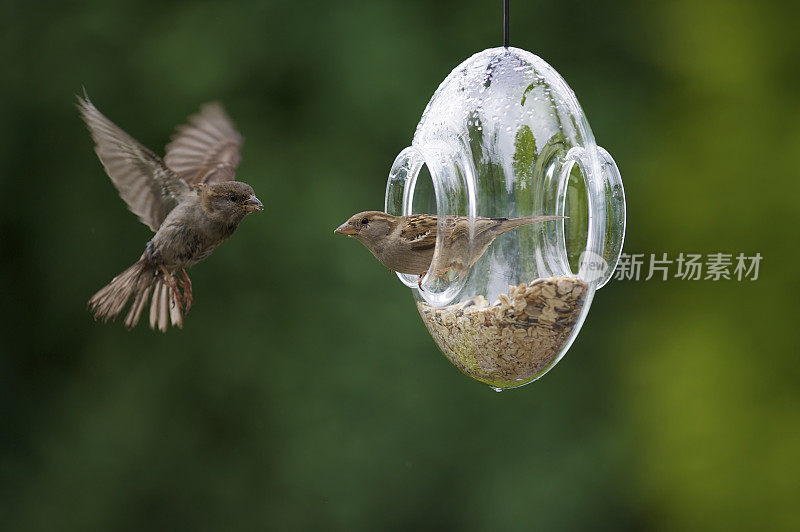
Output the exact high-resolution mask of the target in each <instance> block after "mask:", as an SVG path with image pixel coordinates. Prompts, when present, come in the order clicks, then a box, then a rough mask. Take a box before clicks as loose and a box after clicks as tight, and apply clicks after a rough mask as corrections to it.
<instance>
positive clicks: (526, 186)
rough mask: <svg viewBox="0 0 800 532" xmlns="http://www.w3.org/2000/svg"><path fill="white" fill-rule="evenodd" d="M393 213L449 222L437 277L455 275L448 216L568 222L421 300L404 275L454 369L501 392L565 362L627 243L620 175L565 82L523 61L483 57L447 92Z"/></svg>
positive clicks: (512, 237)
mask: <svg viewBox="0 0 800 532" xmlns="http://www.w3.org/2000/svg"><path fill="white" fill-rule="evenodd" d="M423 167H427V170H428V172H429V173H430V181H431V182H432V183H422V181H423V180H424V179H427V178H426V177H420V171H421V170H422V169H423ZM418 177H420V180H419V182H420V183H421V184H420V187H419V189H418V188H417V185H418ZM425 185H428V186H427V188H428V189H429V190H430V193H429V194H427V196H426V194H425V193H424V191H423V189H425V188H426V187H425ZM431 185H432V186H431ZM385 210H386V212H388V213H391V214H396V215H404V214H411V213H418V212H429V213H432V214H434V213H435V214H437V215H438V216H439V217H440V218H439V220H440V227H439V231H438V238H437V242H436V249H435V252H434V255H433V262H432V264H431V268H430V269H429V271H431V272H436V271H442V270H443V269H446V268H441V267H437V264H438V263H439V261H444V260H446V259H445V257H446V256H447V255H448V253H447V252H445V247H446V246H447V240H446V239H445V238H444V235H445V231H444V230H443V229H442V227H441V224H442V221H443V218H444V215H461V216H472V217H474V216H484V217H493V218H495V217H508V218H511V217H518V216H534V215H560V216H568V217H569V218H568V219H564V220H557V221H551V222H546V223H542V224H535V225H529V226H524V227H520V228H518V229H515V230H513V231H510V232H508V233H506V234H504V235H501V236H500V237H498V238H497V239H496V240H495V241H494V242H493V243H492V245H491V246H489V248H488V250H487V251H486V253H484V254H483V256H482V257H481V258H480V259H479V260H478V261H477V262H476V263H475V264H474V265H473V266H472V267H471V268H465V269H464V270H463V271H453V270H452V269H450V270H448V273H447V275H446V276H441V275H439V276H435V275H431V274H429V275H426V276H425V277H423V279H422V290H420V289H419V288H418V277H417V276H416V275H407V274H400V273H398V277H400V280H401V281H402V282H403V283H405V284H406V285H407V286H408V287H409V288H411V290H412V291H413V292H414V297H415V298H416V300H417V307H418V309H419V312H420V315H421V316H422V319H423V321H424V322H425V325H426V326H427V328H428V330H429V331H430V333H431V335H432V336H433V338H434V340H435V341H436V343H437V344H438V345H439V347H440V348H441V350H442V352H443V353H444V354H445V356H447V358H448V359H449V360H450V361H451V362H452V363H453V364H454V365H456V367H458V368H459V369H460V370H461V371H462V372H464V373H465V374H467V375H469V376H470V377H472V378H474V379H477V380H479V381H481V382H485V383H487V384H489V385H490V386H492V387H494V388H495V389H498V390H500V389H504V388H511V387H515V386H521V385H523V384H527V383H529V382H531V381H534V380H536V379H537V378H539V377H541V376H542V375H544V374H545V373H546V372H547V371H548V370H549V369H550V368H552V367H553V366H554V365H555V364H556V363H557V362H558V361H559V360H560V359H561V357H562V356H564V353H566V351H567V349H569V346H570V345H571V344H572V341H573V340H574V339H575V337H576V335H577V334H578V331H579V330H580V327H581V325H582V323H583V320H584V319H585V318H586V314H587V312H588V310H589V305H590V304H591V301H592V297H593V296H594V291H595V289H597V288H600V287H601V286H603V285H604V284H605V283H606V282H607V281H608V280H609V278H610V277H611V275H612V273H613V271H614V268H615V266H616V263H617V260H618V258H619V254H620V252H621V250H622V241H623V238H624V233H625V196H624V192H623V189H622V181H621V179H620V175H619V171H618V170H617V165H616V164H615V163H614V160H613V159H612V158H611V155H609V153H608V152H607V151H605V150H604V149H603V148H601V147H599V146H597V145H596V144H595V140H594V136H593V135H592V131H591V129H590V128H589V123H588V122H587V120H586V117H585V115H584V114H583V111H582V110H581V107H580V105H579V104H578V100H577V99H576V98H575V94H574V93H573V92H572V90H571V89H570V88H569V86H568V85H567V83H566V82H565V81H564V79H563V78H562V77H561V76H560V75H559V74H558V73H557V72H556V71H555V70H554V69H553V68H552V67H551V66H550V65H548V64H547V63H545V62H544V61H543V60H542V59H541V58H539V57H537V56H536V55H534V54H532V53H530V52H526V51H525V50H520V49H518V48H493V49H489V50H485V51H483V52H480V53H478V54H475V55H474V56H472V57H470V58H469V59H467V60H466V61H464V62H463V63H462V64H461V65H459V66H457V67H456V68H455V69H454V70H453V71H452V72H451V73H450V75H449V76H447V78H446V79H445V80H444V81H443V82H442V84H441V85H440V86H439V88H438V89H437V90H436V92H435V93H434V95H433V97H432V98H431V101H430V102H429V103H428V106H427V108H426V109H425V111H424V113H423V114H422V119H421V120H420V123H419V125H418V126H417V131H416V133H415V134H414V140H413V142H412V144H411V146H410V147H408V148H406V149H404V150H403V151H402V152H401V153H400V154H399V155H398V156H397V158H396V159H395V161H394V164H393V165H392V169H391V172H390V174H389V180H388V184H387V186H386V206H385ZM467 251H468V250H465V252H467ZM463 262H464V264H467V263H468V262H469V261H466V260H465V261H463Z"/></svg>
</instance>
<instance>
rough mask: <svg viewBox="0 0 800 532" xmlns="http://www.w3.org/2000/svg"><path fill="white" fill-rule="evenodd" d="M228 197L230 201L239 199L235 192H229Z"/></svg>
mask: <svg viewBox="0 0 800 532" xmlns="http://www.w3.org/2000/svg"><path fill="white" fill-rule="evenodd" d="M228 199H229V200H231V201H239V196H237V195H236V194H230V195H228Z"/></svg>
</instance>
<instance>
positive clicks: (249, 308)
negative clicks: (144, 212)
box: [0, 0, 800, 531]
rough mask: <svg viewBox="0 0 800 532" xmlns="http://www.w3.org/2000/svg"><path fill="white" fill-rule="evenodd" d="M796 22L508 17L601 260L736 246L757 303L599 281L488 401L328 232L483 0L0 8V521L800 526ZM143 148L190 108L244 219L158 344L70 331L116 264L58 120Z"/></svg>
mask: <svg viewBox="0 0 800 532" xmlns="http://www.w3.org/2000/svg"><path fill="white" fill-rule="evenodd" d="M797 15H798V13H797V12H796V11H792V10H791V9H790V5H789V4H788V3H787V4H779V3H768V2H767V3H765V2H756V1H749V2H723V1H720V2H697V1H689V0H684V1H679V2H670V3H664V2H662V3H641V2H592V3H577V2H539V1H536V2H523V1H519V2H513V24H512V44H514V45H516V46H519V47H521V48H526V49H529V50H531V51H533V52H535V53H537V54H539V55H541V56H542V57H543V58H545V59H546V60H547V61H548V62H550V63H551V64H552V65H553V66H554V67H555V68H557V69H558V70H559V72H561V74H562V75H563V76H564V77H565V78H566V79H567V81H568V82H569V83H570V84H571V86H572V87H573V89H574V90H575V91H576V93H577V95H578V97H579V99H580V100H581V103H582V105H583V107H584V109H585V111H586V113H587V115H588V116H589V119H590V121H591V124H592V127H593V129H594V132H595V135H596V136H597V138H598V141H599V143H600V144H602V145H603V146H604V147H606V148H607V149H608V150H609V151H610V152H611V153H612V154H613V155H614V157H615V158H616V160H617V162H618V164H619V166H620V168H621V171H622V175H623V179H624V182H625V186H626V192H627V198H628V209H629V210H628V224H629V226H628V227H629V230H628V234H627V241H626V246H625V248H626V251H628V252H641V253H657V254H660V253H663V252H666V253H669V254H670V255H671V256H675V255H677V253H679V252H681V251H683V252H698V253H712V252H717V251H723V252H730V253H738V252H744V253H746V254H751V255H752V254H754V253H755V252H760V253H761V254H762V255H763V256H764V262H763V263H762V269H761V276H760V278H759V280H758V281H756V282H736V281H721V282H710V281H705V282H702V281H695V282H689V281H675V280H673V281H669V282H661V281H656V280H650V281H648V282H644V281H639V282H631V281H627V282H623V281H620V282H612V283H611V284H610V285H609V286H608V287H607V288H604V289H602V290H601V291H600V292H598V294H597V296H596V298H595V302H594V305H593V308H592V311H591V312H590V314H589V318H588V320H587V322H586V324H585V326H584V328H583V330H582V332H581V334H580V336H579V337H578V339H577V341H576V342H575V344H574V345H573V347H572V349H571V351H570V353H569V354H568V355H567V356H566V357H565V359H564V360H563V361H562V362H561V363H560V364H559V365H558V366H557V367H556V368H555V369H554V370H553V371H552V372H551V373H549V374H548V375H547V376H546V377H545V378H543V379H542V380H541V381H540V382H537V383H534V384H532V385H530V386H528V387H525V388H522V389H520V390H514V391H509V392H504V393H501V394H497V393H494V392H491V391H490V390H489V389H488V388H487V387H485V386H482V385H480V384H478V383H476V382H473V381H471V380H469V379H467V378H466V377H464V376H463V375H461V374H460V373H459V372H458V371H457V370H456V369H455V368H453V367H451V366H450V365H449V363H448V362H447V361H446V360H445V359H444V357H443V356H441V354H440V353H439V352H438V351H437V349H436V347H435V345H434V343H433V342H432V340H431V339H430V338H429V336H428V334H427V332H426V331H425V328H424V326H423V325H422V323H421V321H420V319H419V317H418V316H417V314H416V311H415V308H414V304H413V302H412V298H411V295H410V293H409V291H408V290H407V289H406V288H405V287H403V286H402V285H401V284H400V283H399V282H398V281H397V279H396V278H395V277H394V275H393V274H391V273H389V272H388V271H386V270H385V269H383V268H381V267H380V266H379V265H378V263H377V262H376V261H375V260H374V259H372V257H370V256H369V253H368V252H367V251H366V250H365V249H363V248H362V247H360V246H359V245H358V244H356V243H355V242H352V241H347V240H345V239H343V238H336V237H334V235H333V234H332V230H333V228H334V227H336V226H337V225H338V224H339V223H341V222H342V221H343V220H344V219H345V218H346V217H347V216H349V215H350V214H351V213H353V212H355V211H358V210H363V209H372V208H380V207H382V198H383V191H384V186H385V176H386V175H387V172H388V169H389V165H390V164H391V161H392V160H393V158H394V157H395V155H396V154H397V153H398V152H399V151H400V150H401V149H402V148H403V147H405V146H407V145H408V144H409V143H410V141H411V137H412V134H413V132H414V127H415V125H416V123H417V121H418V120H419V117H420V114H421V112H422V110H423V108H424V106H425V104H426V103H427V101H428V99H429V98H430V96H431V94H432V93H433V91H434V89H435V88H436V86H437V85H438V83H439V82H440V81H441V80H442V79H444V77H445V76H446V75H447V73H448V72H449V71H450V69H452V68H453V67H454V66H455V65H457V64H458V63H459V62H461V61H462V60H463V59H465V58H466V57H468V56H469V55H471V54H472V53H474V52H477V51H480V50H482V49H484V48H488V47H491V46H496V45H497V44H498V43H499V42H500V27H501V21H500V2H499V0H497V1H495V0H493V1H464V0H462V1H459V2H430V1H408V0H392V1H389V0H371V1H368V2H365V1H341V2H308V1H294V2H288V1H283V2H266V1H261V2H255V1H254V2H179V3H174V4H170V5H164V3H162V2H149V3H141V2H130V1H128V2H109V1H104V2H84V3H76V4H74V5H71V4H70V3H67V2H24V3H23V2H11V3H8V2H6V3H4V9H3V22H2V27H0V29H2V31H0V42H2V56H0V57H3V60H2V62H0V82H2V87H3V98H2V100H3V103H2V117H1V118H0V128H2V129H0V157H1V160H2V167H1V168H2V170H0V198H2V199H1V200H0V201H2V208H0V238H1V239H2V240H0V279H1V281H0V282H1V283H2V284H0V290H2V296H1V297H0V335H1V336H0V352H1V353H2V356H1V357H0V364H2V365H1V366H0V409H2V414H1V415H0V423H1V425H0V488H1V491H0V528H2V529H3V530H15V531H16V530H20V531H28V530H263V529H267V528H276V529H311V528H313V529H322V528H325V529H329V528H334V529H347V530H362V529H363V530H375V529H379V528H386V529H399V530H408V529H413V528H420V527H426V528H436V529H459V530H490V529H505V530H530V529H532V528H536V529H540V530H548V531H549V530H601V529H607V530H639V529H656V530H680V531H683V530H691V529H695V530H709V529H721V530H753V529H763V530H791V529H794V530H797V529H800V511H798V505H797V500H798V497H800V490H798V478H800V467H799V466H798V464H800V414H799V412H800V386H798V382H799V381H800V379H798V377H800V365H799V364H798V351H799V349H798V347H799V346H800V334H798V327H797V324H796V321H797V310H796V303H797V302H796V301H795V300H794V299H793V298H794V297H797V296H798V294H800V283H798V280H797V279H798V277H797V274H796V270H797V261H798V259H800V253H798V251H797V236H796V228H797V227H798V223H799V222H800V216H799V215H798V214H799V212H798V204H797V200H798V197H800V185H799V183H800V181H799V180H798V178H797V174H798V172H797V163H796V161H794V159H796V154H797V153H798V148H800V120H798V118H800V104H798V95H799V94H800V74H798V70H797V64H798V59H799V56H798V49H800V39H798V33H797V31H796V28H795V25H796V20H797ZM82 85H85V86H86V88H87V90H88V92H89V94H90V95H91V96H92V98H93V100H94V101H95V103H96V104H97V105H98V107H99V108H100V109H101V110H102V111H103V112H105V113H106V114H108V116H109V117H111V118H112V119H113V120H115V121H116V122H117V123H118V124H120V125H121V126H122V127H123V128H124V129H126V130H127V131H129V132H130V133H131V134H132V135H134V136H135V137H136V138H138V139H139V140H140V141H141V142H143V143H144V144H146V145H147V146H150V147H151V148H154V149H156V150H157V151H160V150H161V147H162V146H163V145H164V144H165V143H166V142H167V140H168V138H169V135H170V133H171V131H172V128H173V126H175V125H177V124H179V123H181V122H182V121H183V120H184V119H185V117H186V116H187V115H188V114H190V113H191V112H194V111H195V110H196V109H197V108H198V106H199V104H200V103H202V102H204V101H208V100H212V99H219V100H221V101H223V102H224V103H225V104H226V106H227V107H228V109H229V112H230V114H231V115H232V116H233V117H234V119H235V120H236V122H237V125H238V127H239V129H240V130H241V131H242V132H243V134H244V136H245V137H246V143H245V147H244V153H243V157H244V158H243V162H242V165H241V167H240V176H241V177H242V178H243V179H244V180H246V181H248V182H249V183H251V184H252V185H253V186H254V187H255V189H256V191H257V192H258V195H259V197H261V199H262V200H263V201H264V203H265V205H266V212H265V213H263V214H260V215H255V216H252V217H249V218H248V219H247V220H246V221H245V222H244V224H243V226H242V227H241V228H240V229H239V231H238V233H237V234H236V236H235V237H234V238H233V239H232V240H231V241H230V242H228V243H226V244H224V245H223V246H222V247H220V248H219V249H218V250H217V251H216V252H215V253H214V255H213V256H212V257H211V258H210V259H209V260H207V261H206V262H205V263H203V264H201V265H200V266H198V267H197V268H195V269H194V270H193V272H192V277H193V280H194V286H195V296H196V300H195V304H196V306H195V308H194V309H192V311H191V313H190V315H189V316H188V318H187V322H186V327H185V328H184V330H183V331H171V332H170V333H168V334H166V335H162V334H159V333H154V332H152V331H150V330H149V329H147V328H146V327H139V328H138V329H137V330H135V331H133V332H127V331H126V330H125V329H124V327H123V326H122V325H121V324H119V323H117V324H109V325H101V324H96V323H94V322H93V321H92V320H91V319H90V318H89V317H88V315H87V313H86V311H85V302H86V300H87V299H88V297H89V296H90V295H91V294H92V293H93V292H94V291H95V290H96V289H98V288H99V287H100V286H102V285H103V284H104V283H106V282H108V281H109V280H110V279H111V277H113V276H114V275H115V274H116V273H118V272H119V271H121V270H122V269H123V268H125V267H126V266H128V265H129V264H130V263H131V262H132V261H133V260H135V259H136V258H137V257H138V256H139V253H140V252H141V249H142V246H143V245H144V243H145V242H146V240H147V239H148V238H149V230H148V229H147V228H146V227H145V226H144V225H142V224H139V223H138V222H137V221H136V219H135V217H134V216H133V215H131V214H130V213H128V212H126V210H125V207H124V205H123V203H122V201H121V200H120V199H119V198H118V196H117V194H116V192H115V190H114V188H113V187H112V185H111V184H110V182H109V180H108V178H107V177H106V176H105V175H104V173H103V170H102V168H101V166H100V164H99V163H98V161H97V159H96V157H95V156H94V154H93V153H92V147H91V142H90V140H89V136H88V134H87V132H86V130H85V127H84V126H83V124H82V123H81V122H80V120H79V119H78V116H77V112H76V110H75V109H74V107H73V106H72V103H73V101H74V99H73V96H72V95H73V94H74V93H76V92H79V91H80V90H81V86H82Z"/></svg>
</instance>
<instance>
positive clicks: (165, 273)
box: [161, 266, 183, 308]
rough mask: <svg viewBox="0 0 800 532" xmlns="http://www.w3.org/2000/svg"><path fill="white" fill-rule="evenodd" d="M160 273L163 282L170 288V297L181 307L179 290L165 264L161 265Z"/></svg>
mask: <svg viewBox="0 0 800 532" xmlns="http://www.w3.org/2000/svg"><path fill="white" fill-rule="evenodd" d="M161 273H162V276H161V277H162V279H163V280H164V284H166V285H167V286H168V287H169V288H171V289H172V297H173V298H174V299H175V304H176V305H177V306H178V308H180V307H182V306H183V297H181V291H180V290H179V289H178V283H176V282H175V277H174V276H173V275H172V274H171V273H169V272H168V271H167V268H166V267H165V266H161Z"/></svg>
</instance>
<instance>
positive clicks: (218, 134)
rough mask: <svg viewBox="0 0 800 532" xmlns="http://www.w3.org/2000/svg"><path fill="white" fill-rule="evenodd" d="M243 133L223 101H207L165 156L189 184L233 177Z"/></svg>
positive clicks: (175, 138)
mask: <svg viewBox="0 0 800 532" xmlns="http://www.w3.org/2000/svg"><path fill="white" fill-rule="evenodd" d="M241 147H242V136H241V135H240V134H239V132H238V131H236V128H235V127H234V125H233V122H231V119H230V117H228V114H227V113H226V112H225V109H224V108H223V107H222V105H221V104H219V103H216V102H215V103H207V104H205V105H203V106H202V107H201V108H200V112H199V113H197V114H196V115H192V116H190V117H189V123H188V124H185V125H182V126H179V127H178V128H177V132H176V133H175V135H174V136H173V138H172V142H170V143H169V144H168V145H167V155H166V157H165V158H164V160H165V162H166V163H167V166H169V167H170V168H171V169H172V170H173V171H174V172H175V173H176V174H178V176H179V177H180V178H181V179H183V180H184V181H186V182H187V183H188V184H189V185H196V184H203V183H216V182H221V181H233V180H234V179H235V175H236V167H237V166H239V161H240V160H241V156H240V155H239V150H240V149H241Z"/></svg>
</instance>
